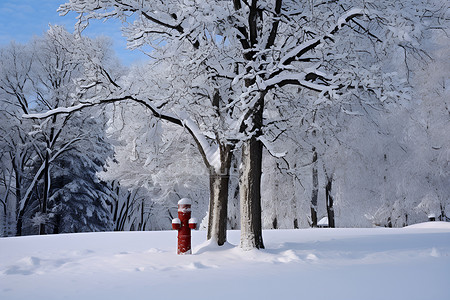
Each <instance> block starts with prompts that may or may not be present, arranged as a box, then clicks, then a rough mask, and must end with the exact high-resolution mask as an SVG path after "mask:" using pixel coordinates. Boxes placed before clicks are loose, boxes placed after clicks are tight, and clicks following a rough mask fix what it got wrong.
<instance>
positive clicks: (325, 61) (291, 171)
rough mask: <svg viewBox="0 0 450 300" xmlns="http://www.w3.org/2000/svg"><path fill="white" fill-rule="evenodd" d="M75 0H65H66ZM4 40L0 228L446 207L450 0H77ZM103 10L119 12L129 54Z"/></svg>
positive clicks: (209, 226)
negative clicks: (141, 55) (104, 30)
mask: <svg viewBox="0 0 450 300" xmlns="http://www.w3.org/2000/svg"><path fill="white" fill-rule="evenodd" d="M62 2H63V1H62ZM58 11H59V13H60V14H61V15H62V16H64V15H66V14H68V13H73V12H75V13H76V14H78V23H77V24H76V27H75V28H64V27H61V26H57V25H50V26H49V29H48V31H47V32H46V33H45V34H43V35H42V36H38V37H35V38H34V39H33V40H32V41H30V42H28V43H25V44H20V43H15V42H11V44H9V45H7V46H5V47H2V48H0V124H1V126H0V131H1V134H0V148H1V151H0V158H1V159H0V229H1V236H16V235H17V236H20V235H35V234H56V233H72V232H87V231H144V230H145V231H149V230H168V229H170V228H171V220H172V219H173V218H175V217H176V214H177V202H178V200H180V199H181V198H185V197H187V198H190V199H192V202H193V208H192V215H193V217H196V218H197V219H198V220H199V221H201V225H200V229H201V230H207V236H208V239H212V240H213V241H215V242H216V243H217V244H218V245H222V244H224V243H225V241H226V239H227V236H226V234H227V233H226V230H227V229H240V230H241V236H240V246H241V247H242V248H244V249H251V248H264V242H263V239H262V234H261V232H262V229H277V228H290V229H291V228H308V227H318V226H322V225H323V224H325V225H326V226H329V227H373V226H381V227H403V226H406V225H410V224H415V223H418V222H423V221H426V220H427V219H428V218H429V217H430V216H431V215H434V216H435V218H436V220H441V221H449V220H450V76H449V74H450V51H449V46H450V36H449V34H450V32H449V28H450V26H449V4H448V2H446V1H438V0H408V1H387V0H382V1H380V0H365V1H362V0H343V1H338V0H335V1H334V0H330V1H326V0H308V1H293V0H284V1H283V0H252V1H243V0H227V1H225V0H220V1H209V0H208V1H206V0H204V1H195V0H183V1H179V0H166V1H142V0H101V1H86V0H71V1H70V2H67V3H62V4H61V5H60V7H59V9H58ZM93 19H99V20H104V21H106V22H108V20H109V19H119V20H120V21H121V22H122V24H123V27H122V35H123V36H124V37H123V38H124V39H126V40H127V42H128V47H129V48H130V49H140V50H141V51H144V52H145V53H146V54H147V56H148V59H147V61H145V62H141V63H139V64H134V65H132V66H124V65H121V63H120V61H119V60H118V59H117V57H116V56H115V54H114V53H113V51H112V47H111V40H109V39H108V38H107V37H102V38H96V39H92V38H88V37H86V36H85V35H83V30H84V29H85V28H86V27H87V26H90V21H91V20H93Z"/></svg>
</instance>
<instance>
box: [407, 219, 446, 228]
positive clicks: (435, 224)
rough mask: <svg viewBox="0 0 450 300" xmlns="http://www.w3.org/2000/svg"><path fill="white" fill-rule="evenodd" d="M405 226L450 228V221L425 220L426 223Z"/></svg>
mask: <svg viewBox="0 0 450 300" xmlns="http://www.w3.org/2000/svg"><path fill="white" fill-rule="evenodd" d="M405 228H416V229H419V228H431V229H450V222H442V221H433V222H424V223H419V224H413V225H409V226H406V227H405Z"/></svg>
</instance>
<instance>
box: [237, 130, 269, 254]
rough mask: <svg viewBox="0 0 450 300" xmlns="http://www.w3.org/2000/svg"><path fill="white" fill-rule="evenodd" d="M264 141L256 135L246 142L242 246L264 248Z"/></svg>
mask: <svg viewBox="0 0 450 300" xmlns="http://www.w3.org/2000/svg"><path fill="white" fill-rule="evenodd" d="M261 164H262V143H261V142H260V141H258V140H257V139H256V138H255V137H251V138H250V140H248V141H246V142H244V145H243V148H242V166H241V174H240V180H239V189H240V199H241V248H242V249H244V250H250V249H254V248H256V249H264V243H263V238H262V224H261V174H262V171H261Z"/></svg>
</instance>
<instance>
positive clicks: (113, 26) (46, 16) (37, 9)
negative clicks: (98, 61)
mask: <svg viewBox="0 0 450 300" xmlns="http://www.w3.org/2000/svg"><path fill="white" fill-rule="evenodd" d="M63 3H65V1H64V0H0V47H1V46H5V45H7V44H9V43H10V42H11V41H12V40H14V41H16V42H19V43H26V42H28V41H29V40H30V39H31V38H32V37H33V36H35V35H42V33H44V32H45V31H46V30H47V29H48V25H49V24H54V25H56V24H57V25H64V26H65V27H66V29H67V30H68V31H69V32H72V31H73V29H74V25H75V22H76V19H75V17H76V14H75V13H70V14H68V15H66V16H64V17H61V16H59V14H58V12H57V11H56V10H57V9H58V7H59V5H60V4H63ZM120 26H121V24H120V22H119V21H115V20H109V21H107V22H106V23H103V22H100V21H98V22H91V23H90V25H89V27H88V28H87V29H86V30H85V31H84V34H85V35H88V36H90V37H95V36H100V35H104V36H109V37H110V38H111V39H112V40H113V47H114V50H115V51H116V53H117V55H118V56H119V57H120V59H121V60H122V62H123V63H124V64H126V65H130V64H131V63H132V62H136V61H139V60H142V59H145V58H146V56H145V55H143V54H142V53H141V52H140V51H138V50H135V51H130V50H127V49H126V39H125V38H124V37H123V36H122V34H121V31H120Z"/></svg>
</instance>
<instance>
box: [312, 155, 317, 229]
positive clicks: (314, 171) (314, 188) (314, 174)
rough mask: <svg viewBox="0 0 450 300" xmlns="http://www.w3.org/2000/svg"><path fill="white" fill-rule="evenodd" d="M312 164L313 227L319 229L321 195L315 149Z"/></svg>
mask: <svg viewBox="0 0 450 300" xmlns="http://www.w3.org/2000/svg"><path fill="white" fill-rule="evenodd" d="M312 151H313V162H312V194H311V227H317V198H318V195H319V176H318V172H317V151H316V148H315V147H313V149H312Z"/></svg>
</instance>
